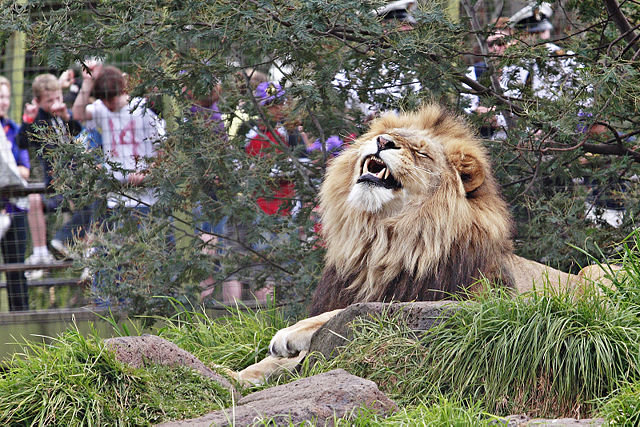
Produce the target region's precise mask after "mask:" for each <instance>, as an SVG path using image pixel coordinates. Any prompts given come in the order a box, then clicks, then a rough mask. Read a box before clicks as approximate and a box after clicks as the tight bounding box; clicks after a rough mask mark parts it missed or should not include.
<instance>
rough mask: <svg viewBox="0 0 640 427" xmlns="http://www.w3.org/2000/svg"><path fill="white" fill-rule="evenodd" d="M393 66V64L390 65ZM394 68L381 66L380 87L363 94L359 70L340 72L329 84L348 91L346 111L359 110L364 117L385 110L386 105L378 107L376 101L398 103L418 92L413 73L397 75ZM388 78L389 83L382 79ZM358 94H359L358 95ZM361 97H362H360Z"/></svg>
mask: <svg viewBox="0 0 640 427" xmlns="http://www.w3.org/2000/svg"><path fill="white" fill-rule="evenodd" d="M392 65H393V64H392ZM396 71H397V70H396V69H394V68H389V67H388V66H386V65H384V64H383V65H382V67H381V68H380V70H379V73H380V76H381V77H383V78H381V79H380V82H385V83H380V84H381V86H379V87H375V88H370V89H368V90H366V91H365V92H364V93H363V92H362V89H364V88H365V82H364V81H363V79H362V77H361V75H362V74H363V73H362V71H361V70H352V71H349V72H347V71H345V70H342V71H340V72H339V73H338V74H337V75H336V76H335V77H334V78H333V81H332V82H331V83H332V84H333V86H334V87H335V88H337V89H340V90H347V91H348V99H347V102H346V107H347V109H359V110H360V111H362V113H363V114H364V115H365V116H368V115H370V114H376V113H379V112H381V111H383V110H387V109H388V108H389V107H388V104H387V105H380V103H379V102H378V101H377V100H376V99H378V100H379V99H388V100H389V103H393V102H394V101H398V100H400V99H401V98H403V97H405V96H407V95H409V94H411V93H416V92H420V90H421V89H422V84H421V83H420V81H419V80H418V79H417V77H416V76H415V75H414V73H407V74H405V73H397V72H396ZM387 76H389V77H390V81H385V79H384V77H387ZM359 92H360V93H359ZM361 95H363V96H362V97H361Z"/></svg>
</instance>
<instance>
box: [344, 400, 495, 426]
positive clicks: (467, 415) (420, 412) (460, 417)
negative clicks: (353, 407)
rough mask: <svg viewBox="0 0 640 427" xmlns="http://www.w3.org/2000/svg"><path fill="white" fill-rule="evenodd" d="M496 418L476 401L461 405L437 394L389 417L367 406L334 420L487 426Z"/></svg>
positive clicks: (368, 423) (354, 423)
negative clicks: (438, 396) (368, 408)
mask: <svg viewBox="0 0 640 427" xmlns="http://www.w3.org/2000/svg"><path fill="white" fill-rule="evenodd" d="M496 420H497V417H495V416H492V415H489V414H487V413H486V412H484V411H483V410H482V409H481V405H480V403H479V402H477V403H476V404H472V405H469V404H464V403H461V402H458V401H456V400H453V399H448V398H445V397H440V398H437V399H434V401H432V402H429V403H419V404H417V405H415V406H408V407H404V408H401V409H400V410H399V411H398V412H396V413H395V414H393V415H391V416H389V417H386V418H385V417H381V416H380V415H378V414H376V413H375V412H371V411H368V410H367V409H359V410H357V411H354V414H353V415H352V416H351V417H349V418H343V419H337V420H336V425H337V426H347V425H351V426H371V425H377V426H423V427H448V426H471V425H473V426H489V425H495V423H496Z"/></svg>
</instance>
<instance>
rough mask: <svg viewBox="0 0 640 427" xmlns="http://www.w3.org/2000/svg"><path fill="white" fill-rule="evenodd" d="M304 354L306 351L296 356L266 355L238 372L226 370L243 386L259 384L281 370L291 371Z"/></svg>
mask: <svg viewBox="0 0 640 427" xmlns="http://www.w3.org/2000/svg"><path fill="white" fill-rule="evenodd" d="M306 354H307V352H306V351H301V352H300V354H298V355H297V356H296V357H273V356H267V357H265V358H264V359H262V360H261V361H259V362H258V363H254V364H253V365H251V366H248V367H247V368H245V369H243V370H242V371H240V372H232V371H227V373H228V374H229V375H231V376H232V377H233V378H235V379H236V381H238V382H239V383H240V384H243V385H245V386H246V385H259V384H262V383H264V382H265V381H266V380H267V379H268V378H269V377H271V376H273V375H277V374H280V373H282V372H283V371H293V369H295V367H296V366H298V363H300V361H301V360H302V359H303V358H304V356H306Z"/></svg>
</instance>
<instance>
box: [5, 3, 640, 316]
mask: <svg viewBox="0 0 640 427" xmlns="http://www.w3.org/2000/svg"><path fill="white" fill-rule="evenodd" d="M5 3H6V5H5V6H6V7H5V8H3V10H5V11H6V12H7V13H6V16H5V17H4V19H3V20H2V22H0V39H2V38H3V37H4V36H6V35H8V34H10V32H12V31H15V30H17V29H20V30H22V31H24V32H25V34H26V35H27V39H28V40H27V44H28V47H29V49H30V50H31V51H32V52H34V53H35V55H36V56H37V57H38V58H39V59H40V60H41V63H43V64H48V65H49V66H52V67H54V68H58V69H59V70H62V69H64V68H66V67H68V66H69V65H70V64H72V63H74V61H85V60H87V59H88V58H93V57H99V58H103V59H104V60H105V61H106V62H116V63H120V64H122V67H123V68H124V70H125V71H126V72H128V74H129V76H130V77H129V82H130V89H131V94H132V95H134V96H146V97H148V98H152V99H154V100H155V101H156V102H155V105H154V106H155V107H156V108H157V109H158V110H161V114H162V116H163V118H164V119H166V120H167V122H168V129H169V130H170V131H169V132H168V135H167V137H166V139H165V140H163V141H162V144H161V145H162V147H161V149H162V152H163V157H162V160H161V161H160V162H158V163H156V167H154V168H152V169H151V170H150V171H149V175H148V178H147V179H148V181H147V182H148V185H150V186H153V187H155V188H156V189H157V190H158V193H157V194H158V197H159V201H158V203H157V204H156V205H155V206H154V209H153V210H152V213H151V215H150V217H149V218H148V219H146V220H144V221H142V222H143V226H139V225H138V224H137V223H135V222H132V221H131V218H128V217H127V215H123V214H122V213H121V212H120V213H118V212H104V213H107V214H108V215H109V216H111V219H110V221H111V224H118V225H120V227H119V228H114V229H112V230H110V232H109V233H101V230H96V231H95V232H94V235H95V236H96V237H95V239H94V240H93V242H92V243H97V244H98V245H97V246H99V249H100V250H99V251H97V252H95V253H94V256H93V257H91V258H89V259H87V260H84V261H81V262H79V264H80V263H82V264H86V265H88V266H89V267H90V268H91V269H92V270H93V271H94V272H99V273H100V277H101V287H100V289H96V288H94V291H96V293H102V294H103V296H104V294H106V296H108V297H109V299H110V300H111V302H112V303H113V304H114V305H118V304H122V305H126V306H128V307H129V308H130V309H131V310H133V311H135V312H137V313H147V314H164V315H170V314H171V309H172V307H171V305H170V304H168V303H167V301H166V300H161V299H152V298H149V296H152V295H166V296H172V297H176V298H179V299H181V301H183V302H186V301H187V300H188V301H191V302H193V303H195V302H196V301H197V300H198V293H199V291H201V289H199V288H198V285H199V283H202V282H203V281H204V280H205V279H207V278H209V277H211V278H212V280H211V282H212V283H213V286H215V287H218V288H219V287H220V286H221V284H222V283H224V282H225V281H227V280H229V279H230V278H233V279H238V280H240V281H242V282H244V283H245V285H246V286H248V288H249V289H250V290H251V291H255V290H257V289H259V288H261V287H263V286H264V285H265V284H272V283H275V284H277V287H276V290H277V297H278V300H279V301H287V302H291V303H292V304H298V303H304V302H307V301H308V299H309V297H310V295H311V294H312V292H311V291H312V290H313V287H314V286H315V283H316V282H317V279H318V277H319V275H320V272H321V270H322V257H323V253H324V251H323V249H322V246H321V245H318V244H317V242H316V240H315V239H316V238H317V236H315V234H314V232H313V225H314V221H315V219H316V218H315V217H316V216H317V214H315V213H314V212H313V208H314V207H315V205H316V203H317V200H316V198H317V194H318V189H319V185H320V183H321V181H322V177H323V174H324V171H325V168H326V162H327V158H326V156H324V155H319V156H317V157H315V158H314V162H301V161H299V159H298V158H297V156H296V155H295V153H294V151H295V150H292V149H290V147H286V146H285V145H284V144H281V146H280V147H279V150H273V151H272V152H270V153H269V154H268V155H267V156H265V157H263V158H251V157H250V156H247V155H246V153H245V151H244V146H245V132H246V131H247V130H248V129H250V128H251V127H252V126H253V125H254V124H255V123H256V122H257V121H262V122H265V123H266V124H268V126H269V127H271V129H273V127H274V126H275V125H276V124H275V123H274V121H273V120H271V119H270V118H269V113H268V111H267V109H265V108H263V107H262V106H260V105H259V104H258V102H257V101H256V99H255V98H254V97H253V96H252V94H251V88H250V86H249V80H250V78H251V76H252V73H253V71H254V70H259V71H263V72H274V73H277V75H278V79H279V80H280V83H281V84H282V85H283V86H284V87H286V90H287V95H288V102H287V108H286V112H285V115H286V120H285V121H284V126H285V127H286V128H287V129H288V130H289V131H290V132H291V131H295V130H296V129H297V128H298V127H299V126H302V127H303V129H304V130H305V131H306V132H307V133H308V134H309V138H310V139H311V140H312V141H313V140H314V139H315V138H320V139H322V140H326V138H327V137H328V136H330V135H341V136H343V137H344V136H346V135H349V134H351V133H354V134H356V135H358V134H360V133H361V132H362V131H363V129H364V128H365V127H366V119H367V117H365V116H366V115H365V114H364V113H363V112H362V111H360V110H359V109H358V108H351V107H350V106H351V105H352V103H350V102H347V101H348V100H350V98H351V97H352V96H353V95H354V94H357V95H358V96H359V97H360V98H362V99H363V100H366V101H367V102H368V103H371V104H375V105H377V106H378V107H379V108H381V109H414V108H416V107H417V106H419V105H421V104H424V103H426V102H431V101H437V102H440V103H442V104H444V105H446V106H448V107H449V108H451V109H453V110H456V111H458V112H461V110H462V108H464V107H465V106H466V104H467V103H468V101H467V99H466V98H464V97H463V96H461V93H470V94H473V95H478V96H479V99H480V103H481V104H482V105H483V106H486V107H496V109H497V111H500V112H502V113H503V114H506V115H507V116H509V122H510V125H509V128H508V129H507V130H506V131H505V135H504V139H500V140H497V141H486V143H487V146H488V147H489V148H490V150H491V153H492V157H493V164H494V168H495V171H496V175H497V178H498V181H499V182H500V184H501V185H502V188H503V192H504V195H505V197H506V199H507V201H508V202H509V203H510V204H511V206H512V208H513V213H514V216H515V219H516V228H517V233H516V235H517V241H516V243H517V246H516V248H517V251H518V252H519V254H521V255H524V256H527V257H530V258H534V259H536V260H541V261H545V262H548V263H550V264H552V265H554V266H560V267H562V268H563V269H566V270H568V269H575V266H576V265H585V264H586V261H587V257H585V256H584V254H582V253H580V252H579V251H576V250H574V249H572V247H571V245H573V246H577V247H582V248H587V249H588V250H589V251H591V250H592V249H593V248H595V247H596V246H597V247H600V248H602V251H603V253H602V255H603V258H607V257H610V256H611V255H613V254H615V249H616V248H615V247H612V246H610V245H609V244H608V243H609V242H612V241H621V240H622V239H623V238H624V237H625V236H626V235H627V234H628V233H629V232H630V230H631V229H632V228H633V226H634V223H633V218H634V217H635V216H637V213H638V210H639V209H640V193H639V192H638V188H637V187H638V186H637V180H636V177H634V175H636V174H637V172H636V171H637V167H635V165H637V163H638V161H640V153H638V151H637V147H636V146H637V142H636V140H635V139H634V138H637V135H638V130H637V128H638V125H639V123H638V120H637V117H636V116H637V114H636V111H637V99H640V96H639V95H640V94H639V93H638V90H639V89H638V85H637V83H636V82H637V80H638V59H639V58H638V56H639V55H638V53H637V52H638V42H637V40H635V41H630V40H631V39H632V38H633V37H634V34H633V33H629V34H627V37H624V36H622V33H624V30H621V29H620V28H618V27H617V26H616V23H615V22H614V21H613V19H612V17H611V13H609V12H608V11H607V9H606V6H605V5H603V4H602V3H600V2H593V1H584V2H568V3H566V4H564V3H563V4H562V6H560V5H559V4H553V5H552V6H553V7H554V10H555V15H554V22H555V23H556V24H557V28H556V34H555V36H557V37H558V38H559V40H558V41H557V44H558V45H560V47H561V48H562V49H563V51H564V52H565V56H566V57H567V58H569V59H571V61H573V63H574V64H575V66H573V67H572V72H571V75H570V76H565V77H567V79H568V80H567V82H568V83H567V84H563V85H562V90H559V91H558V93H557V94H556V95H557V96H554V97H552V98H551V99H547V98H540V97H536V96H535V93H534V91H532V90H531V88H530V87H528V86H527V85H524V86H522V87H520V88H519V89H520V90H521V96H519V97H507V98H505V97H503V96H502V95H503V94H502V93H501V92H502V90H501V89H499V88H496V87H494V86H492V84H491V82H490V79H489V75H488V74H489V73H490V72H491V71H489V72H487V73H485V75H484V76H483V77H482V79H481V80H480V82H479V84H481V86H482V85H484V88H482V87H477V86H474V87H473V88H470V87H469V86H465V85H464V84H469V83H470V82H469V81H468V80H466V77H465V74H466V69H467V66H468V64H470V63H473V62H475V61H477V60H481V59H487V60H489V61H490V62H492V63H493V66H494V67H493V68H495V69H499V68H500V67H501V66H505V65H517V66H522V67H523V68H527V69H528V68H530V67H532V66H533V64H536V65H538V66H539V67H540V68H541V70H542V71H541V75H542V77H543V78H547V77H553V76H554V75H555V74H554V73H557V71H558V70H557V68H558V67H554V66H553V65H554V61H553V60H552V58H553V57H552V56H551V59H550V54H549V52H548V50H547V49H546V48H545V46H544V45H543V44H542V43H538V42H535V41H531V40H529V39H526V38H525V37H524V36H522V35H516V36H513V37H511V41H512V42H513V43H512V44H511V45H510V47H509V48H508V49H507V50H506V51H505V52H504V54H501V55H494V56H489V57H487V58H485V57H478V56H472V55H470V54H469V53H470V52H472V51H474V49H475V50H476V51H477V50H478V43H481V44H482V43H484V41H485V39H486V36H488V35H489V34H490V31H491V28H492V25H491V24H490V21H491V19H490V18H491V17H493V16H490V14H492V13H494V12H497V11H498V10H500V9H501V8H502V6H503V3H502V2H496V1H488V2H483V5H484V6H483V7H485V9H483V8H481V7H479V6H478V4H479V3H478V4H476V6H474V7H468V6H469V4H468V3H469V2H466V1H464V2H461V5H462V6H465V7H463V8H462V9H463V10H464V11H465V13H466V16H465V15H463V16H462V18H461V19H460V21H459V22H452V21H451V20H450V19H449V18H448V17H447V15H446V14H445V13H444V11H443V9H442V4H443V3H446V2H420V5H419V8H418V9H419V10H417V11H415V12H414V13H413V15H414V17H415V19H416V24H415V25H413V29H412V30H411V31H402V30H401V28H399V27H398V26H395V25H394V24H393V23H389V22H384V21H383V20H381V19H380V17H378V16H376V15H375V14H373V13H371V11H372V10H374V9H375V8H377V7H379V6H381V5H382V4H384V2H383V1H381V0H369V1H355V0H340V1H326V0H296V1H293V2H282V1H276V2H272V1H263V0H255V1H249V2H244V3H242V5H241V6H239V5H238V4H237V2H233V1H226V0H217V1H203V0H188V1H183V2H180V3H179V4H178V3H175V2H166V1H156V2H140V1H134V0H116V1H99V2H92V3H90V4H87V3H84V2H74V1H65V2H57V3H55V4H52V3H51V2H50V1H48V0H38V1H30V2H28V4H25V5H16V4H14V3H15V2H5ZM605 3H607V2H605ZM482 10H486V13H482ZM512 12H513V11H512ZM621 13H622V14H624V15H625V16H626V17H627V20H628V21H629V22H637V20H638V16H639V13H640V11H639V8H638V7H637V5H635V4H633V3H632V2H631V3H630V2H623V4H622V6H621ZM472 21H473V22H476V21H477V22H478V24H479V25H480V28H473V25H472ZM636 30H637V29H636ZM636 30H633V31H636ZM629 36H630V37H631V38H630V37H629ZM561 56H562V55H561ZM563 58H564V57H563ZM555 65H557V61H556V62H555ZM491 69H492V68H491V67H490V70H491ZM338 73H344V74H345V75H348V76H349V77H350V78H351V80H350V81H349V82H348V84H345V85H344V86H343V87H338V86H336V85H335V84H333V83H332V81H333V80H334V77H335V76H336V75H337V74H338ZM494 74H495V75H494V77H499V73H498V71H495V72H494ZM414 79H415V80H418V81H419V82H420V84H421V86H422V90H420V91H416V90H412V89H410V86H408V84H409V83H411V82H412V81H413V80H414ZM394 82H395V83H398V84H399V85H400V87H403V88H405V89H406V90H403V91H401V95H400V96H398V97H394V96H390V95H389V94H388V93H387V92H385V91H384V90H381V89H384V88H388V87H389V85H392V84H394ZM214 85H220V88H221V98H220V101H219V103H218V107H219V109H220V111H221V112H222V113H223V114H224V117H225V119H224V124H225V126H226V129H227V130H228V129H230V127H231V124H232V122H233V120H234V118H241V117H244V118H245V119H246V118H247V117H248V120H247V121H245V122H244V123H243V124H242V126H240V129H241V130H240V131H239V132H238V133H236V134H231V135H224V136H223V135H221V134H220V132H219V131H218V130H217V127H216V126H211V123H207V121H206V120H202V118H194V117H190V118H189V119H188V120H185V111H186V110H187V108H188V107H189V106H190V105H191V104H192V102H193V99H199V98H202V97H205V96H209V95H210V94H211V91H212V89H213V87H214ZM407 88H409V89H407ZM185 89H188V90H185ZM492 116H493V114H474V115H470V116H469V121H470V122H472V123H473V124H474V125H477V126H482V125H486V124H487V123H488V121H489V119H490V118H491V117H492ZM596 124H600V125H603V133H598V134H596V133H594V134H587V133H585V132H583V131H582V129H584V128H585V127H589V126H593V125H596ZM48 155H51V156H53V158H54V160H55V161H54V163H56V165H57V166H56V172H55V173H56V181H55V185H56V188H57V191H58V192H60V193H62V194H64V195H65V196H66V198H67V200H73V202H74V204H76V205H82V204H86V203H89V202H91V201H93V200H94V199H95V197H96V196H99V197H104V196H105V195H107V194H118V193H121V192H122V191H123V186H122V184H121V183H120V182H118V181H117V180H114V179H113V177H112V176H111V175H109V174H108V173H107V171H106V169H105V168H103V167H100V164H101V162H102V161H101V160H100V158H99V156H96V153H95V152H94V153H90V152H87V151H86V150H85V149H84V147H83V146H82V144H68V143H61V144H59V147H58V148H57V149H56V150H54V152H52V153H48ZM70 163H72V164H74V165H76V169H75V170H74V169H72V168H69V167H68V166H69V164H70ZM110 166H111V167H112V168H115V169H116V170H117V169H118V166H117V165H113V164H112V165H110ZM274 168H275V169H277V170H279V171H280V174H281V175H279V176H280V177H282V176H286V177H287V179H290V180H291V181H293V182H294V185H295V199H296V202H298V206H299V208H300V209H299V211H298V213H297V215H296V216H295V217H286V218H283V217H279V216H267V215H265V214H264V213H263V212H262V211H260V209H258V208H257V207H256V204H255V199H256V195H257V194H264V193H266V192H269V191H271V190H272V189H273V185H274V184H275V183H276V181H277V179H276V178H274V176H273V170H274ZM214 194H215V197H212V195H214ZM585 202H588V203H590V204H595V206H596V207H595V209H596V211H599V210H601V208H602V207H603V206H606V204H607V203H609V204H611V203H614V204H615V205H616V206H617V207H624V208H625V215H624V220H623V223H622V225H621V226H620V227H618V228H614V227H611V226H610V225H608V224H607V223H606V222H604V221H602V220H597V221H596V222H595V223H594V222H592V220H590V219H587V217H586V208H585ZM198 210H199V211H200V212H202V214H201V215H200V216H199V217H196V215H194V212H195V211H198ZM224 218H228V219H229V220H230V221H231V224H233V225H234V226H235V228H236V230H235V231H238V233H237V235H235V236H231V235H229V234H225V233H223V234H221V235H218V236H216V237H217V238H218V239H219V243H218V244H219V246H224V249H223V248H221V247H218V248H216V249H213V250H212V249H211V248H205V245H204V243H203V242H202V241H201V240H200V239H199V238H198V237H197V236H198V234H199V231H201V230H200V228H201V227H200V225H201V222H202V221H207V222H209V223H210V224H217V223H219V222H220V221H221V220H222V219H224ZM550 230H553V233H550ZM265 243H270V245H265ZM223 244H224V245H223ZM82 249H83V248H79V251H81V250H82ZM203 250H204V251H205V252H209V253H212V252H213V253H214V254H215V256H213V257H212V256H211V254H209V255H207V254H205V253H203Z"/></svg>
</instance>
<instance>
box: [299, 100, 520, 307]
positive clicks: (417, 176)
mask: <svg viewBox="0 0 640 427" xmlns="http://www.w3.org/2000/svg"><path fill="white" fill-rule="evenodd" d="M320 200H321V209H322V223H323V232H324V238H325V240H326V242H327V254H326V266H325V271H324V276H323V279H322V281H321V283H320V285H319V288H318V290H317V291H316V294H315V296H314V302H313V305H312V310H311V311H312V313H319V312H322V311H326V310H329V309H332V308H340V307H345V306H347V305H349V304H351V303H353V302H361V301H385V300H386V301H389V300H399V301H411V300H434V299H442V298H445V297H447V296H449V294H451V293H456V292H459V291H460V290H461V289H462V288H464V287H468V286H471V285H472V284H473V283H474V282H475V281H476V280H477V279H478V278H480V277H482V276H488V277H490V278H495V279H503V280H504V281H506V282H509V278H508V277H504V275H503V272H502V268H501V263H500V261H501V260H502V259H504V256H505V255H506V254H510V253H512V251H513V248H512V243H511V227H512V225H511V219H510V215H509V212H508V209H507V206H506V204H505V202H504V201H503V199H502V197H501V196H500V192H499V189H498V186H497V185H496V182H495V179H494V177H493V174H492V172H491V168H490V162H489V159H488V155H487V152H486V150H485V149H484V147H483V146H482V145H481V143H480V142H479V141H478V140H477V139H475V138H474V136H473V133H472V132H471V131H470V129H469V128H468V127H467V126H466V125H465V123H464V122H463V121H462V120H461V119H460V118H458V117H456V116H454V115H452V114H449V113H448V112H446V111H445V110H443V109H441V108H440V107H438V106H433V105H432V106H427V107H424V108H423V109H421V110H420V111H418V112H416V113H407V114H399V115H397V114H393V113H389V114H386V115H383V116H382V117H380V118H379V119H377V120H375V121H374V122H373V123H372V124H371V127H370V129H369V131H368V132H367V133H366V134H364V135H362V137H360V138H359V139H358V140H357V141H356V142H355V143H354V144H353V145H352V146H351V147H349V148H348V149H347V150H345V151H344V152H343V153H342V154H341V155H340V156H339V157H337V158H336V159H334V160H333V163H332V164H331V165H330V167H329V169H328V170H327V175H326V178H325V181H324V183H323V186H322V189H321V193H320Z"/></svg>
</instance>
